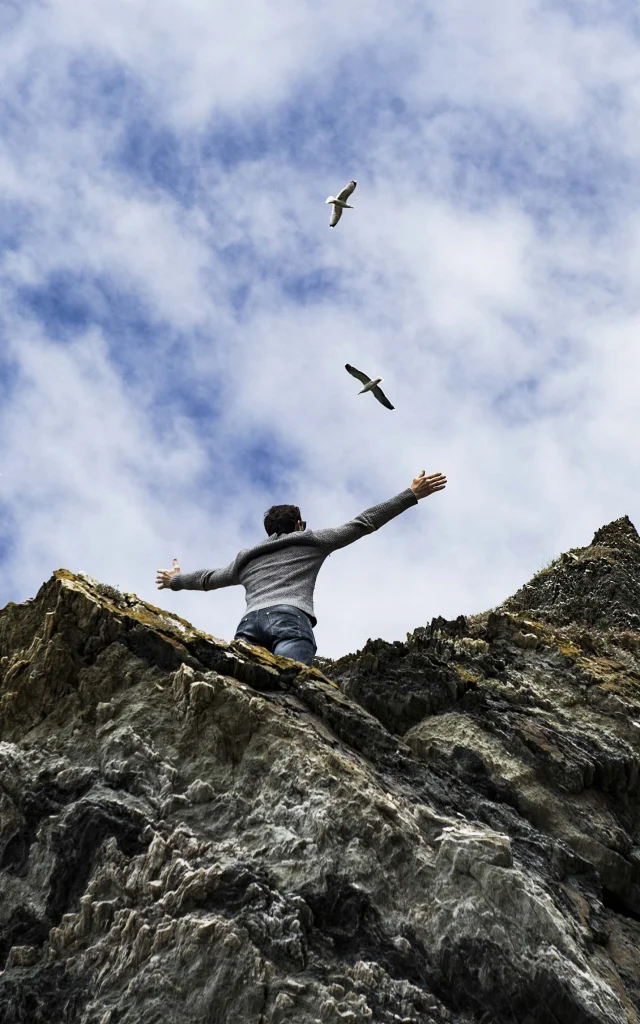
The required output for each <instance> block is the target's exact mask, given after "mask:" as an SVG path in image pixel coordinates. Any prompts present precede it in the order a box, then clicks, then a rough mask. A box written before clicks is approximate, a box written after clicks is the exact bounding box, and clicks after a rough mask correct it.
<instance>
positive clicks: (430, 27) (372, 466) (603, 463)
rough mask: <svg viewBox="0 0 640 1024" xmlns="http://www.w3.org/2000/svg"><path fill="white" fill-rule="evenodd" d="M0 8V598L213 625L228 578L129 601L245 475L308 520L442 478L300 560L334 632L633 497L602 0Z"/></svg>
mask: <svg viewBox="0 0 640 1024" xmlns="http://www.w3.org/2000/svg"><path fill="white" fill-rule="evenodd" d="M2 18H3V23H2V27H3V40H4V42H3V49H2V61H0V83H1V85H2V96H3V105H2V107H1V108H0V127H1V128H2V132H3V139H4V146H3V151H2V153H1V154H0V204H1V211H2V227H1V228H0V298H1V300H2V302H1V306H0V401H1V407H0V431H1V433H0V436H1V437H2V446H1V449H0V451H1V459H0V462H1V463H2V464H1V465H0V472H1V473H2V476H0V564H1V566H2V576H1V577H0V578H1V580H2V582H1V584H0V599H2V598H4V599H6V600H10V599H11V600H16V599H18V600H19V599H22V598H24V597H27V596H29V595H31V594H32V593H34V592H35V590H36V589H37V587H38V586H39V584H40V583H41V582H42V580H43V579H44V578H46V577H47V576H48V575H49V574H50V572H51V571H52V569H54V568H56V567H57V566H59V565H67V566H68V567H69V568H72V569H83V570H85V571H87V572H89V573H91V574H92V575H95V576H98V577H100V578H102V579H105V580H108V581H109V582H111V583H115V584H118V585H120V586H121V587H123V588H124V589H127V590H136V591H138V592H139V593H141V594H143V595H144V596H145V597H147V598H150V599H152V600H154V599H156V600H159V601H162V602H164V603H165V604H166V605H167V606H169V607H172V608H174V609H176V610H178V611H181V612H182V613H183V614H185V615H187V616H188V617H190V618H192V619H193V621H195V622H197V623H198V624H199V625H201V626H202V627H203V628H206V629H209V630H210V631H211V632H213V633H216V634H218V635H224V636H231V635H232V634H233V631H234V628H235V624H236V621H237V619H238V618H239V616H240V614H241V612H242V607H243V600H242V593H241V591H239V590H236V591H223V592H220V593H218V594H210V595H198V594H195V595H194V594H178V595H171V594H166V593H164V594H162V595H158V594H157V593H156V591H155V590H154V587H153V577H154V573H155V569H156V568H157V566H159V565H164V564H166V565H169V564H170V560H171V558H172V557H173V556H174V555H178V556H179V557H180V559H181V562H182V565H183V567H184V568H185V569H187V568H195V567H200V566H203V565H221V564H226V563H227V562H228V561H230V560H231V558H232V557H233V555H234V554H235V552H236V550H237V549H238V548H239V547H242V546H246V545H249V544H251V543H252V542H254V541H255V540H256V539H259V538H260V535H261V530H262V527H261V516H262V512H263V511H264V509H265V508H266V507H267V506H268V505H270V504H271V503H273V502H276V501H295V502H296V503H298V504H300V506H301V507H302V509H303V513H304V515H305V517H306V518H307V520H308V521H309V523H310V525H330V524H333V523H338V522H341V521H343V520H345V519H346V518H349V517H350V516H351V515H353V514H355V513H356V512H358V511H360V510H361V509H362V508H363V507H366V505H368V504H371V503H373V502H375V501H377V500H381V499H383V498H385V497H387V496H388V495H390V494H391V493H394V492H396V491H398V490H400V489H401V488H403V487H405V486H407V485H408V483H409V482H410V480H411V478H412V476H413V474H414V473H415V472H416V471H417V470H418V469H420V468H422V467H423V466H424V467H425V468H426V469H427V470H430V469H433V470H435V469H441V470H444V471H446V472H447V473H448V475H449V479H450V484H449V488H448V490H447V491H446V492H445V494H442V495H437V496H435V497H434V498H432V499H429V500H428V501H427V502H425V503H424V507H423V506H422V505H421V506H420V507H419V508H418V509H415V510H412V511H411V512H409V513H407V514H406V515H405V516H403V517H402V519H400V520H398V521H397V522H396V523H394V524H391V525H390V526H388V527H386V528H385V529H384V530H383V531H381V532H380V534H378V535H376V536H374V537H371V538H368V539H367V540H365V541H363V542H362V543H361V544H357V545H355V546H354V547H353V548H351V549H349V550H346V551H344V552H341V553H339V554H336V555H335V556H333V557H332V558H331V559H330V560H329V562H328V563H327V565H326V566H325V567H324V569H323V572H322V574H321V576H320V579H319V583H318V590H317V612H318V618H319V626H318V631H317V632H318V640H319V646H320V650H321V652H322V653H325V654H334V655H335V654H339V653H342V652H344V651H346V650H348V649H353V648H354V647H356V646H359V645H361V644H362V643H363V642H364V640H366V638H367V637H368V636H370V635H383V636H385V637H388V638H393V637H397V636H401V635H402V634H403V633H404V631H406V630H408V629H412V628H413V627H414V626H415V625H417V624H419V623H421V622H424V621H426V620H427V619H428V618H430V616H431V615H434V614H438V613H443V614H446V615H455V614H458V613H459V612H461V611H465V612H472V611H476V610H479V609H480V608H482V607H487V606H490V605H493V604H495V603H497V602H498V601H500V600H501V599H502V598H504V597H505V596H506V595H507V594H508V593H509V592H510V591H511V590H512V589H514V588H515V587H516V586H517V585H519V584H520V582H522V580H523V579H524V578H526V577H527V575H528V574H530V573H531V572H533V571H535V569H537V568H538V567H539V566H540V564H542V563H543V562H544V561H545V560H548V558H550V557H551V556H552V555H554V554H555V553H556V552H557V551H558V549H559V548H561V547H562V546H567V545H571V544H576V543H581V542H582V543H587V542H588V541H589V539H590V535H591V531H593V530H594V529H596V528H597V527H598V526H599V525H600V524H601V523H602V522H604V521H605V520H607V519H610V518H613V517H615V516H618V515H621V514H623V513H628V514H630V515H631V517H632V518H634V516H635V518H636V520H640V507H639V505H640V501H639V496H638V486H637V480H638V470H639V468H640V467H639V461H640V459H639V457H638V450H637V446H636V445H635V443H634V442H633V438H635V437H636V436H637V435H638V427H639V419H640V415H639V412H638V403H637V399H636V391H637V386H636V381H637V379H638V373H639V371H640V355H639V351H640V349H639V346H638V345H637V343H636V339H637V336H638V326H639V324H638V319H639V313H638V299H637V295H638V291H639V289H638V277H639V274H640V263H639V260H638V254H639V253H640V243H639V239H640V217H639V216H638V213H637V209H638V199H639V196H640V189H639V182H638V173H637V170H636V167H637V160H638V152H637V150H638V143H637V132H636V131H635V124H637V118H638V114H639V113H640V45H639V34H638V27H639V26H638V24H637V18H635V16H634V15H633V12H632V10H631V8H630V7H628V6H627V5H624V4H613V3H607V2H604V0H603V2H595V0H594V2H591V3H588V4H583V5H580V6H578V5H575V4H568V3H566V4H559V3H558V4H549V3H541V2H537V0H527V2H523V3H520V4H517V5H511V6H510V7H509V8H508V9H505V5H504V4H501V3H500V4H499V3H497V2H496V3H488V4H484V5H483V7H482V9H481V10H480V9H479V8H477V6H474V4H473V3H472V2H471V0H453V2H451V3H449V4H447V5H446V7H444V8H443V7H442V5H435V4H429V5H426V7H425V5H417V4H416V5H414V4H412V3H406V4H401V5H396V6H395V7H394V8H393V13H391V9H390V8H389V6H388V5H387V4H385V5H383V4H378V3H377V2H376V3H373V4H372V3H367V4H365V3H360V2H356V3H354V4H352V5H349V7H348V10H345V8H344V5H342V4H340V5H338V4H337V3H334V2H328V3H325V4H320V5H318V4H314V3H308V4H280V5H278V6H277V8H272V7H269V6H268V5H265V4H264V3H257V2H255V0H244V2H240V3H236V4H234V5H233V8H229V6H228V5H226V6H225V5H221V4H219V3H213V4H211V3H206V4H205V3H204V2H201V0H185V2H184V3H183V4H182V5H181V7H180V10H179V11H177V9H176V8H175V5H174V4H169V3H167V2H165V0H156V2H155V3H153V4H152V3H148V2H144V0H134V2H130V0H129V2H127V3H125V2H117V0H116V2H114V3H112V4H110V5H109V9H108V11H106V10H105V8H104V5H98V4H97V3H94V2H88V3H85V4H82V5H81V6H80V7H78V5H77V4H72V3H71V2H70V0H56V2H53V3H39V2H34V3H31V4H20V5H19V6H18V5H15V6H11V5H5V6H4V8H3V14H2ZM352 176H353V177H355V178H356V179H357V180H358V183H359V184H358V190H357V192H356V193H355V195H354V205H355V206H356V209H355V210H354V211H348V212H347V214H345V216H344V218H343V221H342V222H341V224H340V226H339V228H337V229H336V230H335V231H329V230H328V227H327V221H328V213H327V208H326V207H325V206H324V205H323V200H324V198H325V196H326V195H327V194H328V193H329V192H330V191H333V190H335V189H336V188H339V187H340V186H341V185H342V184H344V183H345V182H346V181H347V180H348V179H349V178H350V177H352ZM347 361H348V362H352V363H355V364H356V365H361V366H362V367H363V368H364V369H366V370H367V371H369V372H374V371H376V372H377V371H379V372H381V373H382V375H383V376H384V377H385V381H386V384H385V386H386V388H387V390H388V393H389V395H390V397H391V398H392V401H394V404H395V405H396V410H395V412H394V413H391V414H387V413H386V411H385V410H382V409H381V408H380V407H379V406H377V403H375V402H372V401H368V400H367V397H366V396H362V397H358V396H357V395H356V394H355V392H354V387H353V384H354V382H353V380H352V379H351V378H350V377H349V376H348V375H347V374H346V373H345V372H344V370H343V364H344V363H345V362H347Z"/></svg>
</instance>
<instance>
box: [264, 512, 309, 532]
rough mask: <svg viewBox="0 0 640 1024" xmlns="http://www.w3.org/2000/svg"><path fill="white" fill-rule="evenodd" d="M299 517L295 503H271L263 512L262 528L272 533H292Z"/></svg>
mask: <svg viewBox="0 0 640 1024" xmlns="http://www.w3.org/2000/svg"><path fill="white" fill-rule="evenodd" d="M300 519H301V516H300V509H299V508H298V506H297V505H272V506H271V508H270V509H267V511H266V512H265V514H264V528H265V530H266V531H267V533H268V534H269V536H271V535H272V534H273V533H293V531H294V530H295V528H296V526H297V524H298V523H299V521H300Z"/></svg>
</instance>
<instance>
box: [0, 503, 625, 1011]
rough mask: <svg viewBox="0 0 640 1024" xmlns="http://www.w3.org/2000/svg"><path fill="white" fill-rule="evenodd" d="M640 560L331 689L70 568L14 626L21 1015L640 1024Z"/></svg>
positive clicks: (5, 726) (8, 841) (6, 744)
mask: <svg viewBox="0 0 640 1024" xmlns="http://www.w3.org/2000/svg"><path fill="white" fill-rule="evenodd" d="M639 549H640V541H639V540H638V537H637V534H636V533H635V530H634V529H633V527H632V526H631V524H630V523H629V521H628V520H618V522H617V523H614V524H610V526H608V527H604V528H603V530H601V531H598V533H597V534H596V536H595V538H594V542H593V543H592V545H590V548H587V549H584V552H582V553H579V554H578V555H577V558H576V559H574V558H569V559H568V560H565V561H564V562H563V561H560V562H559V563H558V564H557V566H554V567H550V569H549V570H546V572H547V574H548V575H549V574H551V576H552V577H553V579H554V580H555V582H554V583H553V584H552V583H551V581H550V579H549V580H546V579H545V578H544V573H543V574H539V576H541V577H543V579H542V580H540V581H539V582H537V583H536V578H534V581H532V586H533V587H534V590H533V591H530V590H526V589H525V590H523V591H522V592H519V594H518V595H516V596H515V598H512V599H510V600H509V601H508V602H505V605H504V606H503V608H501V609H498V610H496V611H494V612H493V613H491V614H486V615H481V616H476V617H474V618H470V619H465V618H463V617H460V618H458V619H457V620H455V621H454V622H447V621H446V620H444V619H437V620H434V622H433V623H432V624H431V626H430V627H421V628H419V629H417V630H416V631H415V632H414V633H413V634H412V635H411V636H409V637H408V638H407V641H406V642H405V643H395V644H387V643H384V642H382V641H379V640H377V641H369V643H368V644H367V645H366V647H365V648H364V650H363V651H361V652H358V653H357V654H354V655H349V656H348V657H346V658H343V659H341V660H340V661H338V662H335V663H334V662H331V661H329V660H328V659H324V660H322V661H321V662H320V664H322V666H323V669H324V673H325V674H323V672H321V671H319V670H318V669H317V668H307V667H305V666H303V665H300V664H297V663H294V662H290V661H287V660H286V659H282V658H274V657H273V656H271V655H269V654H268V653H267V652H265V651H263V650H261V649H259V648H253V647H251V646H250V645H247V644H243V643H234V644H226V643H224V642H223V641H220V640H216V639H215V638H214V637H211V636H208V635H206V634H204V633H202V632H200V631H198V630H195V629H194V628H193V627H192V626H191V625H190V624H189V623H187V622H185V621H184V620H181V619H180V618H178V617H177V616H174V615H170V614H169V613H166V612H164V611H162V610H161V609H158V608H154V607H153V606H151V605H149V604H147V603H145V602H143V601H140V600H139V599H138V598H137V597H135V595H128V594H121V593H120V592H119V591H117V590H115V589H113V588H110V587H105V586H102V585H100V584H98V583H96V582H95V581H93V580H91V579H90V578H89V577H86V576H82V575H73V574H71V573H68V572H64V571H60V572H58V573H56V574H55V575H54V577H53V578H52V580H50V581H49V582H48V583H47V584H45V585H44V586H43V587H42V588H41V590H40V592H39V594H38V595H37V597H36V598H34V599H33V600H31V601H27V602H25V603H24V604H22V605H9V606H8V607H7V608H5V609H4V610H3V611H2V612H1V613H0V891H1V892H2V900H0V956H1V957H2V961H3V963H4V965H5V969H4V972H3V973H0V1020H2V1021H3V1024H18V1022H21V1024H22V1022H25V1024H26V1022H27V1021H28V1022H30V1024H31V1022H32V1021H43V1022H45V1021H52V1020H55V1021H62V1022H68V1024H94V1022H95V1024H116V1022H125V1024H138V1022H144V1024H155V1022H160V1021H162V1022H163V1024H165V1022H168V1024H170V1022H172V1021H175V1022H178V1021H180V1022H182V1021H184V1020H186V1019H188V1020H189V1022H190V1024H191V1022H195V1024H198V1022H202V1024H204V1022H207V1024H209V1022H220V1024H222V1022H224V1024H228V1022H230V1024H236V1022H237V1024H240V1022H242V1024H245V1022H249V1024H251V1022H255V1024H279V1022H281V1021H295V1022H300V1024H317V1022H318V1021H322V1022H325V1021H328V1022H332V1021H335V1022H336V1024H338V1022H344V1021H347V1022H353V1024H358V1022H365V1021H366V1022H381V1024H391V1022H397V1021H399V1020H400V1021H404V1022H409V1021H411V1022H415V1024H440V1022H443V1024H444V1022H448V1024H449V1022H451V1024H463V1022H466V1024H487V1022H488V1021H491V1022H493V1024H516V1022H517V1024H519V1022H522V1024H547V1022H562V1024H618V1022H619V1024H640V1016H639V1015H638V1010H637V1007H638V1005H639V1001H640V954H639V953H638V950H639V949H640V831H639V829H640V824H639V823H640V813H639V811H640V796H639V787H640V633H638V631H637V627H636V626H634V624H633V623H634V620H633V615H635V614H637V602H636V605H635V606H634V604H633V602H634V600H635V598H634V594H635V593H636V591H635V589H634V588H636V587H637V585H638V573H637V569H638V564H637V559H638V553H639ZM586 552H590V554H588V555H587V554H586ZM601 563H602V564H601ZM605 563H606V565H608V566H611V567H612V568H610V569H607V568H606V567H605ZM581 566H582V568H580V567H581ZM554 574H555V575H554ZM607 580H608V581H609V583H611V584H612V585H613V584H614V583H615V586H616V587H617V590H616V591H615V594H612V593H609V596H608V598H607V600H604V601H603V600H601V595H600V591H601V589H602V587H603V585H604V584H603V581H605V582H606V581H607ZM581 588H582V589H581ZM589 588H592V589H589ZM520 594H523V595H524V598H523V600H525V599H526V600H529V597H531V599H532V600H533V598H534V597H535V599H536V600H537V602H538V604H537V605H536V608H537V612H536V614H535V615H534V614H533V612H532V608H533V605H529V606H527V608H526V609H525V608H524V606H520V604H519V601H520ZM614 598H616V599H617V605H616V606H615V607H614ZM634 607H635V608H636V611H634ZM572 616H573V617H572ZM329 676H330V677H331V678H329Z"/></svg>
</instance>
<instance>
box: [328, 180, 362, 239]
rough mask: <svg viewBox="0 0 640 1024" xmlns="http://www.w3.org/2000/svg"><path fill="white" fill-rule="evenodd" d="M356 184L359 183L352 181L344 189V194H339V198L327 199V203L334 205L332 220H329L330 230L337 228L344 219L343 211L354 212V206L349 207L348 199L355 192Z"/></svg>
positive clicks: (330, 197)
mask: <svg viewBox="0 0 640 1024" xmlns="http://www.w3.org/2000/svg"><path fill="white" fill-rule="evenodd" d="M356 184H357V182H355V181H350V182H349V184H348V185H346V186H345V187H344V188H343V189H342V192H338V195H337V196H329V198H328V199H327V203H333V210H332V211H331V218H330V220H329V227H330V228H335V226H336V224H337V223H338V221H339V220H340V218H341V217H342V211H343V210H353V206H349V203H348V202H347V199H348V198H349V196H350V195H351V193H352V192H353V190H354V188H355V187H356Z"/></svg>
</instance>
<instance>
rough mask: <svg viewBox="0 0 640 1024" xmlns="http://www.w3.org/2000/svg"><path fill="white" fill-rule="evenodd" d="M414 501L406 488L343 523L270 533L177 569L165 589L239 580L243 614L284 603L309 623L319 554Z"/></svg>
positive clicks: (356, 537) (204, 587)
mask: <svg viewBox="0 0 640 1024" xmlns="http://www.w3.org/2000/svg"><path fill="white" fill-rule="evenodd" d="M417 503H418V499H417V498H416V496H415V494H414V492H413V491H412V489H411V488H410V487H408V488H407V489H406V490H404V491H401V492H400V494H396V495H395V496H394V497H393V498H390V499H389V500H388V501H384V502H381V503H380V504H379V505H373V506H372V507H371V508H368V509H366V511H364V512H361V513H360V515H359V516H356V517H355V519H351V520H350V521H349V522H348V523H345V524H344V525H343V526H337V527H334V528H332V529H328V530H304V531H302V532H294V533H281V534H277V535H273V536H271V537H268V538H267V539H266V540H263V541H262V542H261V543H260V544H256V545H255V546H254V547H252V548H246V549H245V550H243V551H240V552H239V553H238V555H237V556H236V558H235V559H234V561H233V562H232V563H231V564H230V565H228V566H226V568H224V569H201V570H199V571H198V572H193V573H178V574H176V575H175V576H173V578H172V579H171V584H170V585H171V589H172V590H217V589H218V588H219V587H230V586H234V585H236V584H242V586H244V588H245V591H246V598H247V613H248V612H253V611H258V610H259V609H261V608H268V607H270V606H271V605H280V604H288V605H292V606H293V607H295V608H300V609H301V610H302V611H303V612H306V614H307V615H308V616H309V617H310V618H311V620H312V622H313V624H314V625H315V622H316V619H315V615H314V611H313V591H314V587H315V583H316V578H317V576H318V572H319V571H320V567H321V566H322V563H323V562H324V560H325V558H327V556H328V555H330V554H331V552H332V551H336V550H337V549H338V548H342V547H346V546H347V545H348V544H353V542H354V541H356V540H359V539H360V538H361V537H364V536H366V535H367V534H368V533H373V532H374V531H375V530H378V529H379V528H380V527H381V526H384V524H385V523H388V522H389V520H391V519H394V518H395V516H398V515H400V513H401V512H404V511H405V510H406V509H408V508H410V507H411V506H412V505H417Z"/></svg>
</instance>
